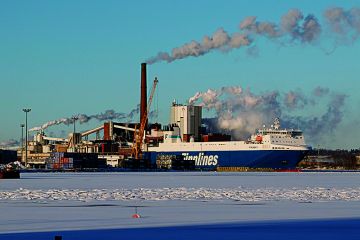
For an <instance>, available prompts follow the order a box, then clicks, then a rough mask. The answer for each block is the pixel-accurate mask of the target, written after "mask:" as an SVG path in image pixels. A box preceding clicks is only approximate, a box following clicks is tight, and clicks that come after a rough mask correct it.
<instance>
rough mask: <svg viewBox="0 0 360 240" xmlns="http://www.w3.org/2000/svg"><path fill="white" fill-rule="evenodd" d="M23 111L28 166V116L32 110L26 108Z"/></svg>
mask: <svg viewBox="0 0 360 240" xmlns="http://www.w3.org/2000/svg"><path fill="white" fill-rule="evenodd" d="M23 111H24V112H25V166H26V165H27V154H28V151H27V146H28V123H27V114H28V112H30V111H31V109H30V108H24V109H23Z"/></svg>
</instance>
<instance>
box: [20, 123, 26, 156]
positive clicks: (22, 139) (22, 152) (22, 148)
mask: <svg viewBox="0 0 360 240" xmlns="http://www.w3.org/2000/svg"><path fill="white" fill-rule="evenodd" d="M20 127H21V161H23V157H24V127H25V124H23V123H22V124H20Z"/></svg>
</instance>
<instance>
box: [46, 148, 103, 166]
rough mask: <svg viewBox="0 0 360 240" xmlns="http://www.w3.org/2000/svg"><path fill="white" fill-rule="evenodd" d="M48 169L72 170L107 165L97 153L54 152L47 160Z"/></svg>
mask: <svg viewBox="0 0 360 240" xmlns="http://www.w3.org/2000/svg"><path fill="white" fill-rule="evenodd" d="M46 165H47V169H53V170H72V169H84V168H99V167H101V168H102V167H105V166H106V163H105V162H104V160H99V159H98V155H97V154H95V153H69V152H53V153H51V154H50V158H49V159H48V160H47V164H46Z"/></svg>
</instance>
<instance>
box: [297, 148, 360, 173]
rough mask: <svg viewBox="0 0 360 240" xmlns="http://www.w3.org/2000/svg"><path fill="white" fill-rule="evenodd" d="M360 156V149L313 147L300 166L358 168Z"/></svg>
mask: <svg viewBox="0 0 360 240" xmlns="http://www.w3.org/2000/svg"><path fill="white" fill-rule="evenodd" d="M359 156H360V149H351V150H344V149H337V150H329V149H312V150H310V151H309V152H308V154H307V156H306V157H305V158H304V160H303V161H302V162H301V163H300V164H299V166H300V167H327V168H343V169H358V168H359V167H360V165H359V164H360V160H359Z"/></svg>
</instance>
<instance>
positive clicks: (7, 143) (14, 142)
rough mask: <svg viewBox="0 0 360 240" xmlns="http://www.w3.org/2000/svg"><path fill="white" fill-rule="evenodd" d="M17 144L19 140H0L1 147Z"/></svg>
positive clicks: (15, 145)
mask: <svg viewBox="0 0 360 240" xmlns="http://www.w3.org/2000/svg"><path fill="white" fill-rule="evenodd" d="M19 145H20V142H19V141H17V140H15V139H10V140H7V141H3V142H0V147H2V148H11V147H17V146H19Z"/></svg>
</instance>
